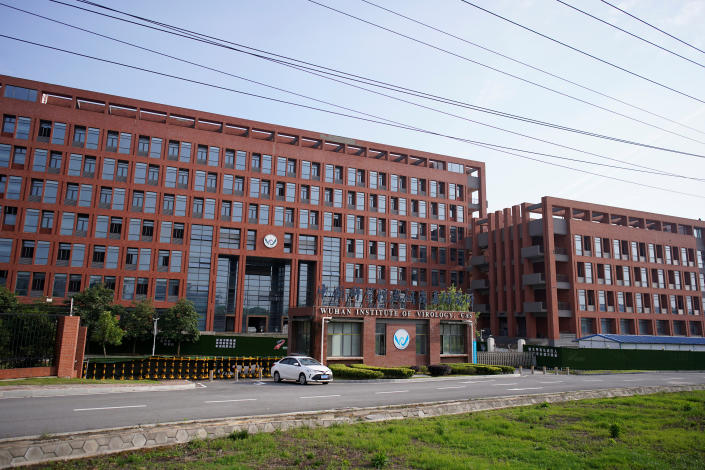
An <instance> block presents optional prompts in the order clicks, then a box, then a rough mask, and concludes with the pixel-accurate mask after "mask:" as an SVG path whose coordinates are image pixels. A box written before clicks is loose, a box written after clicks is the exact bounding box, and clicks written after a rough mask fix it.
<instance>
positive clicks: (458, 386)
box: [436, 385, 465, 390]
mask: <svg viewBox="0 0 705 470" xmlns="http://www.w3.org/2000/svg"><path fill="white" fill-rule="evenodd" d="M451 388H465V387H463V386H462V385H456V386H453V387H437V388H436V390H450V389H451Z"/></svg>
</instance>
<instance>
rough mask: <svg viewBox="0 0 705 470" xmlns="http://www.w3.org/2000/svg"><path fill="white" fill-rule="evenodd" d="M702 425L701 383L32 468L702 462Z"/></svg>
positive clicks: (674, 465) (684, 465) (674, 469)
mask: <svg viewBox="0 0 705 470" xmlns="http://www.w3.org/2000/svg"><path fill="white" fill-rule="evenodd" d="M704 435H705V391H698V392H683V393H672V394H656V395H647V396H636V397H623V398H612V399H600V400H583V401H576V402H569V403H552V404H551V405H550V406H548V405H543V404H540V405H534V406H525V407H519V408H510V409H505V410H494V411H485V412H478V413H472V414H464V415H456V416H442V417H435V418H427V419H408V420H403V421H393V422H386V423H360V424H355V425H334V426H331V427H329V428H316V429H309V428H307V429H295V430H291V431H286V432H274V433H271V434H246V433H238V434H237V435H236V436H231V437H230V438H223V439H214V440H206V441H201V440H199V441H196V442H195V443H190V444H184V445H179V446H172V447H164V448H157V449H147V450H144V451H136V452H126V453H121V454H116V455H109V456H105V457H102V458H93V459H85V460H73V461H69V462H57V463H53V464H49V465H46V464H44V465H42V466H41V468H52V469H69V468H70V469H79V470H80V469H84V470H87V469H106V470H107V469H110V470H121V469H132V468H140V469H145V470H150V469H159V470H168V469H177V468H179V469H180V468H184V469H185V468H188V469H193V470H205V469H208V470H212V469H231V468H236V469H245V468H248V469H249V468H252V469H260V468H267V469H277V468H414V469H437V468H442V469H468V468H473V469H475V468H478V469H490V468H491V469H516V468H521V469H546V468H555V469H558V468H571V469H583V468H585V469H588V468H589V469H629V468H639V469H654V470H656V469H659V470H660V469H664V468H667V469H669V470H679V469H683V470H685V469H693V468H705V438H703V436H704ZM36 468H38V467H36Z"/></svg>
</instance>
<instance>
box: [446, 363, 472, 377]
mask: <svg viewBox="0 0 705 470" xmlns="http://www.w3.org/2000/svg"><path fill="white" fill-rule="evenodd" d="M448 365H449V366H450V373H451V374H459V375H475V374H477V369H476V368H475V366H474V365H473V364H462V363H461V364H448Z"/></svg>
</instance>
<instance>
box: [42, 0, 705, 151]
mask: <svg viewBox="0 0 705 470" xmlns="http://www.w3.org/2000/svg"><path fill="white" fill-rule="evenodd" d="M49 1H51V2H53V3H57V4H61V5H64V6H68V7H71V8H76V9H79V10H83V11H86V12H89V13H93V14H97V15H100V16H104V17H108V18H112V19H115V20H119V21H123V22H127V23H130V24H134V25H138V26H141V27H144V28H149V29H153V30H156V31H160V32H164V33H168V34H172V35H175V36H179V37H185V38H187V39H191V40H195V41H199V42H204V43H206V44H210V45H214V46H218V47H222V48H225V49H229V50H232V51H235V52H240V53H244V54H247V55H251V56H253V57H256V58H259V59H263V60H267V61H271V62H274V63H278V64H280V65H283V66H286V67H291V68H297V69H298V70H301V71H305V72H309V71H313V70H315V71H318V72H319V73H323V74H326V75H332V76H337V77H339V78H342V79H345V80H350V81H354V82H360V83H366V84H369V85H373V86H376V87H381V88H387V89H389V90H393V91H395V92H398V93H404V94H411V95H413V96H417V97H421V98H425V99H429V100H432V101H440V102H444V103H446V104H451V105H454V106H459V107H465V108H468V109H473V110H476V111H481V112H486V113H490V114H495V115H499V116H503V117H508V118H511V119H519V120H523V121H525V122H530V123H533V124H537V125H546V126H549V127H554V126H557V127H556V128H559V129H562V130H566V131H569V130H570V129H572V128H568V127H565V126H560V125H557V124H552V123H546V122H544V121H538V120H534V119H531V118H527V117H523V116H518V115H512V114H509V113H504V112H502V111H497V110H493V109H491V108H483V107H480V106H476V105H472V104H468V103H463V102H460V101H455V100H451V99H449V98H444V97H440V96H437V95H432V94H428V93H425V92H421V91H417V90H413V89H409V88H404V87H401V86H398V85H394V84H391V83H387V82H382V81H379V80H375V79H372V78H368V77H364V76H360V75H355V74H352V73H349V72H342V71H339V70H336V69H332V68H329V67H325V66H321V65H317V64H313V63H310V62H306V61H302V60H299V59H294V58H291V57H287V56H282V55H279V54H276V53H273V52H269V51H264V50H261V49H256V48H253V47H250V46H246V45H243V44H239V43H235V42H232V41H228V40H225V39H221V38H216V37H213V36H208V35H205V34H202V33H198V32H194V31H190V30H187V29H184V28H180V27H177V26H172V25H168V24H166V23H161V22H158V21H155V20H151V19H148V18H143V17H140V16H137V15H132V14H130V13H127V12H123V11H120V10H116V9H113V8H109V7H106V6H103V5H100V4H98V3H95V2H91V1H87V0H76V1H79V2H81V3H84V4H90V5H91V6H96V7H98V8H102V9H106V10H109V11H113V12H117V13H120V14H122V15H126V16H128V17H131V18H135V19H138V20H140V21H145V22H148V23H151V24H155V25H164V26H163V27H164V28H168V29H166V30H165V29H162V27H155V26H150V25H145V24H142V23H139V22H136V21H132V20H128V19H125V18H120V17H117V16H113V15H109V14H106V13H101V12H97V11H94V10H90V9H87V8H83V7H80V6H76V5H71V4H68V3H65V2H62V1H59V0H49ZM226 44H231V45H232V46H236V47H232V46H228V45H226ZM243 49H249V51H248V50H243ZM251 51H254V52H251ZM264 54H268V55H271V56H273V57H268V56H267V55H264ZM301 64H303V65H301ZM480 65H482V66H485V65H484V64H480ZM485 67H488V66H485ZM493 70H496V69H494V68H493ZM497 71H498V72H500V73H504V74H506V72H502V71H499V70H497ZM309 73H310V72H309ZM509 75H510V76H512V77H514V76H513V75H511V74H509ZM515 78H517V79H519V80H522V81H526V82H528V83H531V84H534V85H536V86H538V87H540V88H544V89H546V90H549V91H552V92H554V93H557V94H559V95H562V96H565V97H568V98H571V99H573V100H576V101H578V102H581V103H584V104H587V105H589V106H592V107H595V108H597V109H601V110H604V111H607V112H609V113H612V114H614V115H617V116H621V117H624V118H626V119H630V120H632V121H635V122H639V123H641V124H644V125H647V126H649V127H652V128H655V129H659V130H661V131H664V132H667V133H670V134H673V135H677V136H679V137H682V138H685V139H688V140H691V141H694V142H698V143H701V144H705V142H703V141H700V140H697V139H693V138H691V137H688V136H685V135H683V134H679V133H677V132H674V131H671V130H668V129H665V128H663V127H660V126H657V125H654V124H651V123H648V122H646V121H643V120H640V119H637V118H634V117H631V116H628V115H626V114H622V113H620V112H618V111H614V110H612V109H609V108H606V107H603V106H600V105H597V104H594V103H591V102H589V101H586V100H583V99H580V98H577V97H575V96H571V95H569V94H566V93H563V92H560V91H558V90H555V89H552V88H549V87H545V86H543V85H540V84H538V83H534V82H531V81H528V80H525V79H522V78H520V77H515ZM684 127H688V126H684ZM693 130H695V131H697V132H700V133H703V134H705V133H704V132H702V131H699V130H697V129H694V128H693Z"/></svg>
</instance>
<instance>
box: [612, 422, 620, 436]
mask: <svg viewBox="0 0 705 470" xmlns="http://www.w3.org/2000/svg"><path fill="white" fill-rule="evenodd" d="M621 433H622V428H620V427H619V424H616V423H612V424H610V437H611V438H612V439H618V438H619V435H620V434H621Z"/></svg>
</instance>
